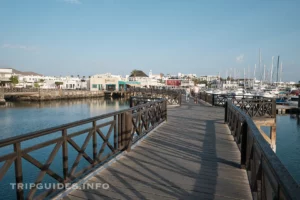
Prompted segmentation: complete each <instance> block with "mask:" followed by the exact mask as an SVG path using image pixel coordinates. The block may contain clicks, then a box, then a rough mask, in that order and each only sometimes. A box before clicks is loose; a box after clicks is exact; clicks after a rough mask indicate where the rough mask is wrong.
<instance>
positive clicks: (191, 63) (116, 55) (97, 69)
mask: <svg viewBox="0 0 300 200" xmlns="http://www.w3.org/2000/svg"><path fill="white" fill-rule="evenodd" d="M299 9H300V1H296V0H295V1H292V0H291V1H279V0H275V1H268V0H260V1H247V2H245V1H230V0H228V1H227V0H226V1H225V0H220V1H217V0H214V1H208V0H207V1H200V0H188V1H185V0H180V1H179V0H172V1H171V0H151V1H150V0H149V1H146V0H0V66H2V67H3V66H9V67H13V68H16V69H19V70H23V71H35V72H39V73H42V74H45V75H78V74H79V75H86V76H88V75H93V74H96V73H105V72H112V73H114V74H122V75H125V74H129V73H130V71H131V70H133V69H141V70H144V71H145V72H146V73H148V72H149V70H150V69H152V71H153V73H154V74H158V73H160V72H162V73H165V74H167V73H170V74H175V73H177V72H181V73H196V74H197V75H207V74H210V75H212V74H217V73H219V72H220V73H221V75H222V76H225V73H226V70H229V69H230V68H236V69H237V70H239V71H243V69H244V68H247V69H248V66H249V68H250V71H251V76H252V75H253V70H254V64H258V54H259V53H258V52H259V48H260V49H261V51H262V60H263V63H264V64H266V66H267V69H268V68H270V65H271V57H272V56H277V55H280V59H281V61H282V62H283V72H284V73H283V80H293V81H298V80H300V75H299V74H300V73H299V72H300V61H299V58H300V39H299V36H300V22H299V19H300V12H299ZM247 71H248V70H247ZM258 71H259V73H257V76H260V75H261V71H262V69H258ZM240 74H242V73H240Z"/></svg>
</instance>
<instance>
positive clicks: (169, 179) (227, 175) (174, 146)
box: [65, 102, 252, 200]
mask: <svg viewBox="0 0 300 200" xmlns="http://www.w3.org/2000/svg"><path fill="white" fill-rule="evenodd" d="M223 116H224V110H223V109H222V108H214V107H206V106H203V105H195V104H193V103H192V102H190V103H184V104H183V105H182V106H181V107H179V108H172V109H170V110H168V122H167V123H166V124H164V125H162V126H161V127H159V128H158V129H156V130H155V131H154V132H153V133H151V134H150V135H149V136H148V137H147V138H146V139H145V140H144V141H143V142H142V143H140V145H138V146H136V147H135V148H134V150H132V151H131V152H130V153H128V154H126V156H123V157H122V158H121V159H120V160H118V161H117V162H115V163H113V164H112V165H111V166H110V167H108V168H107V169H105V170H104V171H102V172H100V173H99V174H97V175H96V176H94V177H93V178H91V179H90V180H89V181H88V182H89V183H108V184H109V185H110V188H109V189H107V190H103V189H98V190H91V189H84V190H76V191H73V192H72V193H71V194H69V195H68V196H67V197H65V199H154V200H157V199H252V196H251V192H250V188H249V183H248V178H247V175H246V172H245V171H244V170H242V169H240V165H239V163H240V153H239V150H238V148H237V146H236V144H235V142H234V141H233V138H232V136H231V135H230V133H229V130H228V128H227V126H226V125H225V124H224V123H223Z"/></svg>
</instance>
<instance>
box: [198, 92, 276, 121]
mask: <svg viewBox="0 0 300 200" xmlns="http://www.w3.org/2000/svg"><path fill="white" fill-rule="evenodd" d="M198 98H200V99H202V100H203V101H205V102H207V103H209V104H211V105H212V106H225V103H226V102H227V101H231V102H232V103H233V104H234V105H236V106H238V107H239V108H240V109H242V110H243V111H245V112H246V113H247V114H248V115H249V116H250V117H262V116H263V117H266V116H267V117H271V118H274V117H276V100H275V99H272V98H264V97H261V96H248V95H228V94H208V93H205V92H200V93H199V95H198Z"/></svg>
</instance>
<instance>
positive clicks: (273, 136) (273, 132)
mask: <svg viewBox="0 0 300 200" xmlns="http://www.w3.org/2000/svg"><path fill="white" fill-rule="evenodd" d="M270 139H271V148H272V149H273V151H274V152H276V122H275V123H274V124H273V125H272V126H271V127H270Z"/></svg>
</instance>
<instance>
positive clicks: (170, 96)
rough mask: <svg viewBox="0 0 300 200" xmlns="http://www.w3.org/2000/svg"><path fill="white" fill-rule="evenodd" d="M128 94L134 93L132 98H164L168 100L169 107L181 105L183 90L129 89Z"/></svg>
mask: <svg viewBox="0 0 300 200" xmlns="http://www.w3.org/2000/svg"><path fill="white" fill-rule="evenodd" d="M127 92H130V93H133V94H132V95H131V96H141V97H151V98H164V99H167V102H168V105H181V98H182V93H181V90H171V89H169V90H165V89H153V88H128V89H127Z"/></svg>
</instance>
